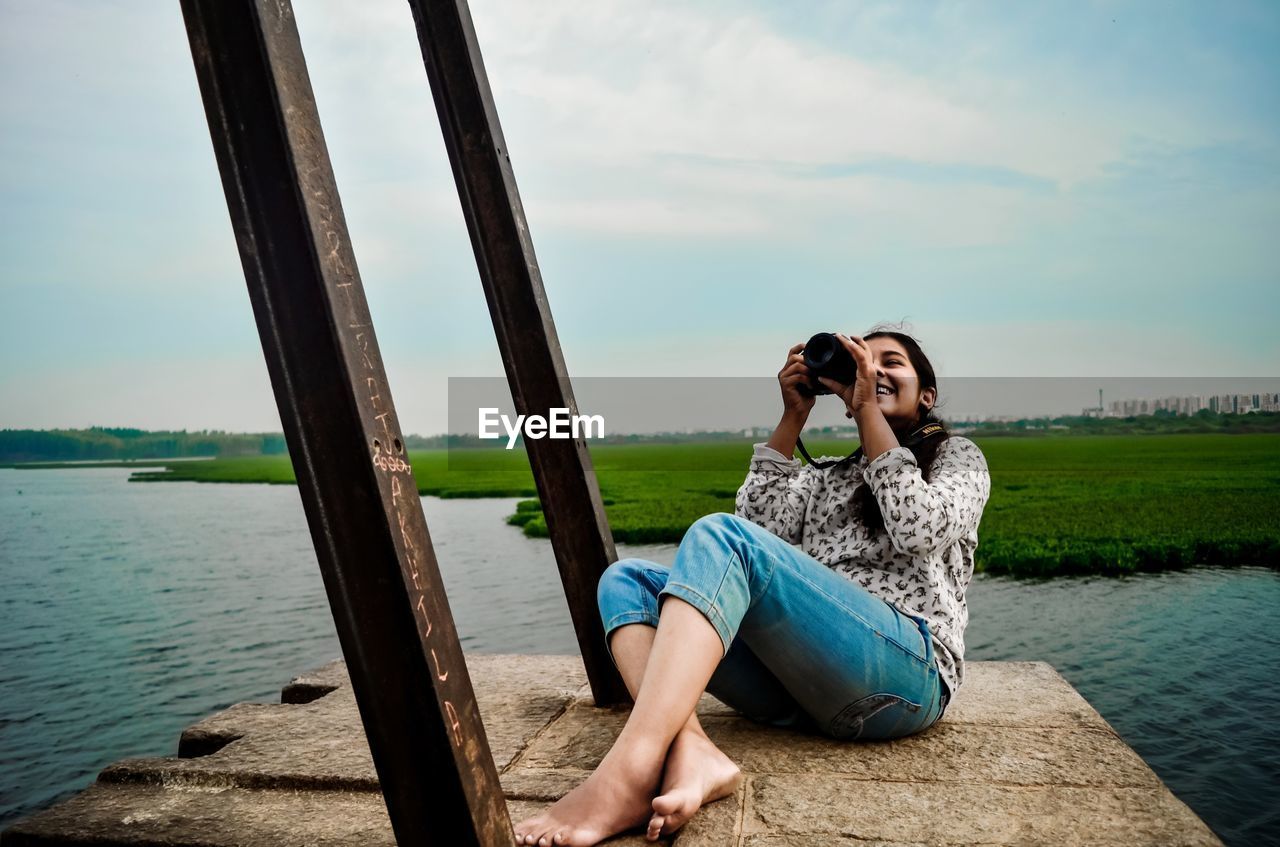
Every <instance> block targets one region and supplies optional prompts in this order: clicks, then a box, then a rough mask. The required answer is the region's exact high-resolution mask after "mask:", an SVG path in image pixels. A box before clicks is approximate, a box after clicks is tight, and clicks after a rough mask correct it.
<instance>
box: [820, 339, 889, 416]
mask: <svg viewBox="0 0 1280 847" xmlns="http://www.w3.org/2000/svg"><path fill="white" fill-rule="evenodd" d="M835 336H836V338H838V339H840V343H841V344H843V345H844V346H845V349H846V350H848V351H849V354H850V355H851V356H853V361H854V363H855V364H857V366H858V376H857V378H856V379H855V380H854V381H853V385H842V384H841V383H838V382H836V381H835V380H833V379H830V378H828V377H825V376H820V377H818V381H819V382H821V383H822V384H823V385H825V386H826V387H827V388H829V389H831V390H832V391H833V392H834V393H835V395H836V396H837V397H839V398H840V399H841V400H843V401H844V405H845V413H844V416H845V417H846V418H852V417H855V416H856V415H857V414H858V413H859V412H861V411H862V410H864V409H878V408H879V406H877V405H876V369H875V365H874V364H873V363H872V361H871V347H870V345H868V344H867V342H865V341H863V340H862V338H861V337H859V336H857V335H855V336H852V337H850V336H846V335H844V334H843V333H839V332H837V333H836V334H835Z"/></svg>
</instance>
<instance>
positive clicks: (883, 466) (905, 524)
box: [865, 436, 991, 556]
mask: <svg viewBox="0 0 1280 847" xmlns="http://www.w3.org/2000/svg"><path fill="white" fill-rule="evenodd" d="M865 476H866V480H867V484H868V485H869V486H871V492H872V493H873V494H874V495H875V497H876V502H878V503H879V504H880V513H881V514H882V515H883V516H884V528H885V531H886V532H887V533H888V534H889V539H890V540H891V541H892V543H893V546H894V549H896V550H897V551H898V552H900V553H904V554H906V555H911V556H927V555H929V554H931V553H933V552H934V551H935V550H943V549H946V548H947V547H950V546H951V545H952V544H954V543H956V542H957V541H959V540H960V539H961V538H964V537H965V536H967V535H969V534H974V535H976V534H977V530H978V521H979V520H980V519H981V518H982V509H983V507H984V506H986V503H987V498H988V497H990V496H991V475H990V473H989V472H988V470H987V460H986V457H985V456H983V455H982V451H981V450H979V449H978V445H977V444H974V443H973V442H972V441H970V440H969V439H967V438H963V437H959V436H952V437H950V438H948V439H947V440H946V442H945V443H944V444H943V446H942V448H941V449H940V450H939V451H938V456H937V458H936V459H934V462H933V468H932V469H931V471H930V474H929V481H928V482H925V481H924V477H923V475H922V474H921V472H920V467H919V466H918V465H917V463H916V458H915V456H914V455H912V453H911V451H910V450H908V449H907V448H906V447H895V448H893V449H892V450H888V451H886V452H884V453H881V454H880V455H879V456H877V457H875V458H874V459H872V460H871V461H870V462H869V463H868V464H867V468H866V474H865Z"/></svg>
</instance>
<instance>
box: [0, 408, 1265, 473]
mask: <svg viewBox="0 0 1280 847" xmlns="http://www.w3.org/2000/svg"><path fill="white" fill-rule="evenodd" d="M947 425H948V426H949V427H950V428H951V429H953V430H959V431H963V432H966V433H969V434H973V435H991V436H995V435H1020V436H1043V435H1104V434H1113V435H1141V434H1148V435H1159V434H1165V433H1177V432H1188V433H1189V432H1221V433H1245V432H1280V412H1251V413H1249V414H1243V415H1232V414H1220V413H1217V412H1210V411H1209V410H1207V409H1202V410H1201V411H1199V412H1197V413H1195V414H1194V415H1176V414H1174V413H1172V412H1166V411H1158V412H1156V413H1155V414H1153V415H1138V416H1135V417H1127V418H1094V417H1088V416H1085V415H1066V416H1062V417H1056V418H1022V419H1019V420H1014V421H982V422H967V421H947ZM757 431H758V430H757ZM809 434H810V435H811V436H823V435H825V436H836V437H841V436H845V435H847V436H849V437H856V430H855V429H854V428H853V427H848V426H833V427H822V428H816V429H814V430H812V431H811V432H810V433H809ZM743 439H744V432H743V430H726V431H721V432H687V433H686V432H665V433H653V434H648V435H625V434H614V435H611V436H610V437H609V438H606V439H604V440H605V442H606V443H611V444H639V443H683V442H696V441H708V442H710V441H741V440H743ZM494 445H495V442H494V441H492V440H482V439H480V438H478V437H477V436H474V435H431V436H422V435H406V436H405V447H407V448H408V449H409V450H438V449H442V448H457V447H493V446H494ZM286 452H287V450H286V448H285V442H284V436H283V435H281V434H280V433H278V432H261V433H243V432H222V431H220V430H200V431H199V432H187V431H186V430H178V431H176V432H150V431H148V430H143V429H129V428H124V427H101V426H95V427H90V428H89V429H40V430H37V429H3V430H0V464H15V463H20V462H74V461H104V460H105V461H111V460H117V461H119V460H124V459H178V458H184V457H189V456H210V457H214V456H224V457H225V456H271V455H282V454H284V453H286Z"/></svg>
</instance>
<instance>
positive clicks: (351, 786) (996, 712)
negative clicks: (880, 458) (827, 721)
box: [3, 655, 1220, 847]
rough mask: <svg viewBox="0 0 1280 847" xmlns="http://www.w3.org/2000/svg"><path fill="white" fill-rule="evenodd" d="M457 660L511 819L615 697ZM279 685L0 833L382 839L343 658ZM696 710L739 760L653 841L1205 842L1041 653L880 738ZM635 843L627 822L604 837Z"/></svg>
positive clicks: (554, 669)
mask: <svg viewBox="0 0 1280 847" xmlns="http://www.w3.org/2000/svg"><path fill="white" fill-rule="evenodd" d="M467 666H468V669H469V672H470V674H471V678H472V682H473V685H474V687H475V690H476V695H477V699H478V701H479V705H480V712H481V715H482V717H483V719H484V722H485V727H486V732H487V735H488V737H489V740H490V745H491V748H492V751H493V754H494V759H495V762H496V764H497V766H498V769H499V772H500V774H501V780H502V787H503V791H504V793H505V794H506V795H507V797H508V798H509V800H510V814H511V817H512V820H513V822H516V821H519V820H522V819H524V818H525V817H528V816H530V815H533V814H537V813H539V812H541V811H542V810H544V809H545V808H546V807H547V805H548V804H550V803H552V802H554V801H555V800H556V799H558V798H560V797H562V796H564V794H565V793H567V792H568V791H570V790H571V789H572V788H574V787H575V786H577V785H578V784H579V783H581V782H582V781H583V780H585V779H586V778H587V776H588V775H589V774H590V772H591V770H592V769H594V768H595V767H596V766H597V765H598V764H599V762H600V760H601V759H602V758H603V756H604V755H605V753H606V752H607V751H608V749H609V747H610V746H611V745H612V744H613V742H614V739H615V738H616V737H617V735H618V733H619V732H620V731H621V730H622V727H623V725H624V724H625V722H626V719H627V716H628V713H629V709H627V708H610V709H599V708H596V707H594V706H593V705H592V703H591V697H590V690H589V688H588V686H587V683H586V678H585V675H584V674H583V671H582V664H581V661H580V659H579V658H578V657H576V656H483V655H469V656H467ZM282 699H284V700H285V701H288V702H286V703H284V704H281V705H276V704H261V703H246V704H240V705H237V706H233V707H231V708H230V709H227V710H225V711H223V712H221V713H219V714H217V715H214V716H212V717H210V718H208V719H206V720H203V721H201V722H199V723H198V724H196V725H194V726H193V727H191V728H190V729H188V730H187V732H185V733H184V734H183V737H182V742H181V745H180V748H181V756H180V757H179V758H175V759H133V760H128V761H125V762H121V763H119V764H116V765H113V766H111V767H109V768H107V769H106V770H104V771H103V773H102V774H101V776H100V777H99V781H98V783H97V784H95V785H94V786H92V787H91V788H90V789H89V790H87V791H85V792H84V793H82V794H80V795H78V796H77V797H75V798H73V799H71V800H69V801H67V802H66V803H63V804H61V805H59V806H57V807H55V808H54V809H50V810H47V811H45V812H42V813H39V814H36V815H34V816H32V817H30V818H27V819H26V820H24V821H20V822H19V823H18V824H17V825H15V826H14V827H13V828H11V829H10V830H8V831H6V832H5V833H4V835H3V847H11V845H25V844H37V843H39V844H48V843H59V844H89V843H92V844H96V845H103V844H121V845H125V844H127V845H142V844H147V845H165V844H184V845H208V847H222V845H229V844H237V845H258V844H261V845H269V846H270V847H289V845H293V844H316V845H330V844H334V845H336V844H343V845H348V844H350V845H365V844H369V845H379V844H391V843H392V840H391V832H390V823H389V822H388V821H387V818H386V812H385V808H384V806H383V802H382V797H381V794H380V793H379V792H378V783H377V776H376V773H375V772H374V769H373V764H372V761H371V759H370V756H369V751H368V746H367V743H366V741H365V738H364V734H363V731H362V726H361V723H360V718H359V713H358V710H357V709H356V704H355V700H354V697H353V694H352V691H351V687H350V683H349V681H348V679H347V674H346V670H345V667H344V666H343V664H342V663H341V662H333V663H330V664H328V665H325V666H324V667H322V668H318V669H316V670H314V671H311V672H308V673H306V674H303V675H302V676H299V677H297V678H295V679H294V680H293V681H291V682H290V683H289V685H288V686H286V687H285V690H284V693H283V695H282ZM698 712H699V715H700V716H701V718H702V722H703V725H704V726H705V727H706V730H707V733H708V734H709V735H710V736H711V738H712V739H713V740H714V741H715V742H716V743H717V744H718V745H719V746H720V747H721V749H723V750H724V751H725V753H727V754H728V755H729V756H730V757H731V758H733V759H734V760H735V761H736V762H738V763H739V765H740V766H741V767H742V769H743V771H744V773H745V774H746V777H747V778H746V780H745V781H744V784H743V786H742V787H741V788H740V789H739V791H738V792H737V794H736V795H735V796H734V797H730V798H726V799H724V800H721V801H719V802H717V803H714V804H711V805H710V806H708V807H707V808H705V809H703V810H701V811H700V812H699V813H698V814H697V815H696V816H695V817H694V818H693V819H692V820H691V821H690V822H689V823H688V824H687V825H686V826H685V827H684V829H683V830H681V831H680V832H679V833H678V834H677V835H676V837H675V838H674V839H669V838H668V839H664V840H663V841H662V842H661V843H673V844H674V845H675V847H722V845H723V847H801V845H803V847H824V845H831V847H854V845H856V847H868V845H874V844H879V845H882V847H917V845H922V844H929V845H939V844H943V845H952V844H954V845H960V844H965V845H971V844H991V845H995V844H1001V845H1004V844H1043V843H1071V844H1096V845H1120V844H1124V845H1142V844H1150V845H1156V844H1159V845H1166V844H1169V845H1179V844H1186V845H1201V844H1218V843H1220V842H1218V840H1217V839H1216V838H1215V837H1214V836H1213V834H1212V833H1211V832H1210V831H1209V830H1208V829H1207V828H1206V827H1205V826H1204V824H1203V823H1201V822H1200V820H1199V819H1198V818H1196V816H1195V815H1194V813H1192V812H1191V810H1190V809H1188V808H1187V807H1186V806H1185V805H1183V804H1182V803H1181V802H1180V801H1179V800H1177V798H1175V797H1174V796H1173V795H1172V794H1171V793H1170V792H1169V791H1168V790H1167V789H1166V788H1165V787H1164V785H1163V784H1162V783H1161V782H1160V780H1159V779H1158V778H1157V777H1156V776H1155V774H1153V773H1152V772H1151V770H1150V768H1148V767H1147V766H1146V764H1145V763H1144V762H1142V760H1141V759H1140V758H1139V757H1138V756H1137V755H1136V754H1135V753H1134V752H1133V751H1132V750H1130V749H1129V748H1128V747H1127V746H1126V745H1125V744H1124V742H1123V741H1122V740H1121V739H1120V738H1119V737H1118V736H1117V735H1116V734H1115V732H1114V731H1112V729H1111V728H1110V726H1108V724H1107V723H1106V721H1104V720H1103V719H1102V718H1101V716H1099V715H1098V714H1097V712H1096V711H1094V710H1093V709H1092V707H1090V706H1089V704H1088V703H1087V702H1086V701H1085V700H1084V699H1083V698H1082V697H1080V695H1079V694H1078V693H1077V692H1076V691H1075V690H1074V689H1072V688H1071V686H1070V685H1068V684H1067V683H1066V681H1065V680H1063V679H1062V677H1061V676H1059V675H1058V674H1057V673H1056V672H1055V671H1054V670H1053V669H1052V668H1051V667H1050V666H1048V665H1046V664H1044V663H1040V662H1021V663H988V662H972V663H969V665H968V675H967V680H966V684H965V687H964V689H963V690H962V691H961V693H960V694H959V695H958V696H957V699H956V701H955V702H954V703H953V704H952V706H951V708H950V709H949V711H948V713H947V715H946V717H945V718H944V720H943V721H942V722H940V723H939V724H937V725H935V726H934V727H932V728H930V729H929V730H927V731H925V732H923V733H921V734H919V735H916V736H913V737H910V738H905V739H898V740H895V741H887V742H838V741H834V740H831V739H827V738H822V737H816V736H807V735H801V734H797V733H793V732H787V731H784V730H778V729H773V728H769V727H763V726H759V725H756V724H753V723H752V722H750V721H748V720H747V719H745V718H742V717H738V716H736V714H735V713H734V712H733V710H732V709H730V708H728V707H727V706H725V705H724V704H723V703H720V702H718V701H716V700H715V699H714V698H712V697H710V696H705V697H704V698H703V699H702V700H701V701H700V703H699V707H698ZM322 789H323V790H322ZM649 843H650V842H647V841H645V840H644V838H643V836H642V835H641V834H638V833H637V832H633V833H631V834H629V835H624V836H620V837H618V838H615V839H611V840H610V841H608V842H606V844H608V845H613V846H614V847H617V845H624V846H625V847H640V845H647V844H649Z"/></svg>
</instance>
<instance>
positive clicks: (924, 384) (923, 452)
mask: <svg viewBox="0 0 1280 847" xmlns="http://www.w3.org/2000/svg"><path fill="white" fill-rule="evenodd" d="M862 338H863V340H864V341H865V340H870V339H872V338H892V339H894V340H895V341H897V342H898V343H899V344H901V345H902V349H904V350H906V351H907V359H908V360H909V361H910V362H911V367H913V368H915V372H916V376H917V377H919V379H920V391H921V392H923V391H924V390H925V389H926V388H932V389H933V390H934V392H935V393H936V392H937V390H938V376H937V374H935V373H934V371H933V365H932V363H930V362H929V357H928V356H926V355H925V354H924V350H922V349H920V342H918V341H916V340H915V339H914V338H912V337H911V336H910V335H907V334H906V333H905V332H901V331H899V330H896V329H889V328H887V327H885V326H883V325H881V326H877V327H875V328H873V329H872V330H871V331H870V332H868V333H867V334H866V335H864V336H862ZM926 423H936V424H938V425H939V426H942V427H943V430H942V435H941V436H938V437H935V438H928V439H925V441H923V442H922V443H920V444H917V445H916V446H914V447H910V448H908V449H910V450H911V453H912V455H914V456H915V457H916V464H917V465H919V466H920V473H921V475H922V476H923V477H924V478H925V480H926V481H928V479H929V471H931V470H932V469H933V460H934V459H936V458H937V457H938V450H939V449H940V448H941V447H942V442H944V441H946V440H947V439H948V438H950V437H951V436H950V434H949V433H948V432H947V430H946V427H945V425H944V424H943V423H942V421H941V420H939V419H938V417H937V416H936V415H935V414H934V411H933V410H932V409H926V408H924V404H921V407H920V414H919V415H918V416H917V418H916V420H915V422H914V423H912V424H909V425H908V426H907V427H905V428H904V429H902V430H898V431H895V433H894V434H895V435H897V436H898V437H899V438H903V437H904V436H906V435H907V434H908V433H910V432H912V431H914V430H915V429H916V428H917V427H920V426H924V425H925V424H926ZM858 495H859V496H858V501H859V503H858V505H859V508H860V510H861V515H862V521H863V523H864V524H865V525H866V526H867V527H869V528H871V529H876V530H880V529H884V515H882V514H880V504H879V503H878V502H876V497H875V495H874V494H872V493H871V486H869V485H864V486H862V487H861V488H860V489H859V490H858Z"/></svg>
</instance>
